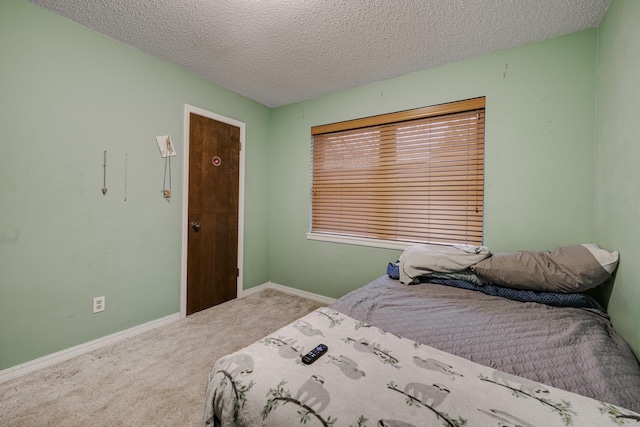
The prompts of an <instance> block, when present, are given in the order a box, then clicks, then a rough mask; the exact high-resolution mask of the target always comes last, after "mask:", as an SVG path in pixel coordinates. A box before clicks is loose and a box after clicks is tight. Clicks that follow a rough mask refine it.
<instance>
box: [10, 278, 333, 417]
mask: <svg viewBox="0 0 640 427" xmlns="http://www.w3.org/2000/svg"><path fill="white" fill-rule="evenodd" d="M321 306H323V304H321V303H319V302H317V301H313V300H309V299H305V298H301V297H299V296H295V295H291V294H286V293H283V292H279V291H275V290H272V289H267V290H264V291H261V292H259V293H256V294H252V295H250V296H248V297H245V298H242V299H236V300H232V301H229V302H226V303H223V304H220V305H217V306H215V307H212V308H210V309H207V310H203V311H201V312H199V313H196V314H193V315H191V316H189V317H187V318H186V319H184V320H180V321H177V322H174V323H172V324H170V325H166V326H163V327H160V328H157V329H154V330H152V331H149V332H146V333H144V334H141V335H138V336H136V337H133V338H129V339H127V340H124V341H122V342H120V343H117V344H114V345H111V346H108V347H104V348H101V349H99V350H96V351H93V352H91V353H87V354H85V355H82V356H79V357H76V358H74V359H71V360H68V361H65V362H63V363H60V364H58V365H55V366H51V367H48V368H45V369H42V370H39V371H37V372H34V373H31V374H28V375H25V376H23V377H20V378H16V379H14V380H11V381H8V382H6V383H4V384H0V425H1V426H11V427H13V426H15V427H17V426H20V427H30V426H65V427H66V426H197V425H199V424H200V420H201V416H202V409H203V405H204V392H205V388H206V384H207V379H208V375H209V372H210V370H211V368H212V367H213V364H214V363H215V361H216V360H217V359H218V358H219V357H221V356H224V355H225V354H227V353H231V352H234V351H237V350H239V349H240V348H242V347H245V346H246V345H249V344H251V343H252V342H254V341H257V340H259V339H260V338H262V337H263V336H265V335H268V334H269V333H271V332H273V331H275V330H277V329H279V328H281V327H283V326H285V325H286V324H288V323H290V322H292V321H294V320H296V319H297V318H299V317H302V316H304V315H305V314H307V313H309V312H311V311H312V310H314V309H316V308H318V307H321Z"/></svg>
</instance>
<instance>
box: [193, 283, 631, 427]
mask: <svg viewBox="0 0 640 427" xmlns="http://www.w3.org/2000/svg"><path fill="white" fill-rule="evenodd" d="M476 300H479V301H481V302H480V303H479V304H476ZM529 309H531V310H533V312H532V313H533V314H532V313H529V314H526V313H527V310H529ZM514 310H515V311H514ZM519 310H520V311H519ZM540 310H541V313H543V314H544V315H543V316H542V317H544V319H542V320H539V321H533V320H531V319H530V318H535V317H540V314H539V313H536V312H537V311H540ZM503 313H508V314H506V315H505V316H504V317H503V316H501V315H502V314H503ZM580 313H583V314H584V315H585V317H583V316H582V314H580ZM518 316H520V317H523V316H525V317H527V316H528V317H530V318H527V319H525V321H524V322H516V323H510V322H511V321H513V319H515V318H518ZM574 317H575V318H574ZM367 319H369V320H367ZM472 319H475V320H472ZM446 322H448V323H449V325H448V327H444V328H443V327H442V326H443V324H442V323H446ZM540 322H542V323H540ZM545 322H546V326H543V324H544V323H545ZM554 322H555V323H557V325H556V326H557V327H555V326H550V324H551V323H554ZM472 324H473V325H475V326H472ZM374 325H375V326H374ZM466 329H470V330H469V331H466ZM443 330H444V332H443ZM428 332H431V334H429V333H428ZM496 334H498V335H500V334H501V335H502V340H500V339H498V338H496ZM522 337H525V338H522ZM510 340H515V342H511V341H510ZM584 341H591V342H592V343H591V344H592V347H593V349H592V350H588V347H589V345H588V344H585V343H584ZM451 342H456V343H457V344H450V343H451ZM320 343H324V344H326V345H327V346H328V348H329V349H328V351H327V353H326V354H325V355H323V356H321V357H320V358H319V359H318V360H317V361H316V362H315V363H313V364H311V365H305V364H303V363H302V362H301V356H302V355H304V354H305V353H306V352H308V351H309V350H311V349H313V348H315V347H316V346H317V345H318V344H320ZM534 343H537V344H534ZM512 346H513V348H511V347H512ZM537 346H539V347H540V348H537V349H536V351H532V352H533V354H532V355H530V354H526V353H522V350H523V349H524V348H528V349H532V348H533V347H537ZM603 346H604V347H603ZM435 347H440V348H441V349H437V348H435ZM605 347H606V348H605ZM461 348H463V350H460V349H461ZM443 350H445V351H443ZM452 353H465V354H463V355H462V356H463V357H460V355H458V356H456V355H455V354H452ZM587 353H589V354H587ZM474 354H477V355H478V356H479V359H478V360H476V361H474V360H473V359H474V357H473V356H474ZM571 354H573V356H570V355H571ZM572 357H573V359H572ZM485 358H486V360H485ZM556 359H557V360H556ZM476 362H480V363H476ZM572 364H573V365H576V366H574V367H573V368H572V369H568V368H567V365H572ZM522 366H525V368H522ZM567 369H568V370H567ZM576 371H583V374H585V373H586V375H582V374H576ZM540 372H542V373H540ZM581 375H582V376H583V377H584V378H576V376H577V377H580V376H581ZM607 376H609V377H611V378H604V377H607ZM550 379H551V380H550ZM585 383H592V388H593V389H592V390H583V389H582V388H583V387H587V388H588V387H589V385H588V384H585ZM577 393H580V394H577ZM639 394H640V368H638V363H637V361H636V360H635V358H634V356H633V353H631V352H630V350H629V348H628V346H626V343H624V341H623V340H621V339H620V338H619V337H618V336H617V334H616V333H615V331H613V329H612V328H610V324H609V323H608V320H607V319H606V315H604V313H598V312H596V310H593V309H577V308H564V307H562V308H558V307H550V306H545V305H543V304H538V303H522V302H516V301H509V300H506V299H504V298H501V297H495V296H488V295H484V294H481V293H478V292H475V291H470V290H466V289H458V288H452V287H450V286H442V285H437V284H422V285H416V286H404V285H399V284H398V283H397V282H396V281H393V280H391V279H389V278H388V277H385V276H383V277H381V278H379V279H378V280H376V281H374V282H372V283H370V284H369V285H366V286H364V287H363V288H361V289H358V290H356V291H354V292H352V293H351V294H348V295H347V296H345V297H343V298H341V299H340V300H338V301H337V302H336V303H335V304H333V305H332V306H331V307H328V308H321V309H318V310H316V311H314V312H312V313H310V314H308V315H307V316H305V317H302V318H301V319H299V320H297V321H295V322H293V323H291V324H289V325H288V326H285V327H284V328H282V329H280V330H278V331H276V332H274V333H272V334H270V335H269V336H267V337H265V338H263V339H261V340H259V341H258V342H256V343H254V344H252V345H250V346H248V347H246V348H244V349H242V350H240V351H238V352H236V353H233V354H230V355H227V356H225V357H223V358H221V359H220V360H218V361H217V362H216V364H215V366H214V368H213V370H212V371H211V374H210V379H209V384H208V387H207V391H206V400H205V410H204V414H203V421H202V424H203V425H205V426H211V425H215V426H218V425H219V426H260V425H262V426H293V425H302V424H304V425H308V426H358V427H365V426H397V427H401V426H402V427H408V426H473V425H477V426H511V425H512V426H555V425H558V426H568V425H573V426H606V425H612V426H614V425H627V424H631V425H636V424H640V415H639V414H638V413H636V412H634V410H635V411H637V410H638V409H637V408H638V405H639V404H640V403H639V402H640V399H639V398H638V395H639ZM585 395H586V396H585ZM587 396H590V397H587Z"/></svg>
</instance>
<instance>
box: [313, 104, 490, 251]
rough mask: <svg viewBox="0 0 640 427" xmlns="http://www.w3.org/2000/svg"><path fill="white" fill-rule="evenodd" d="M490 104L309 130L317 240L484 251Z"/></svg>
mask: <svg viewBox="0 0 640 427" xmlns="http://www.w3.org/2000/svg"><path fill="white" fill-rule="evenodd" d="M484 107H485V99H484V98H475V99H471V100H466V101H459V102H453V103H449V104H442V105H436V106H432V107H425V108H420V109H416V110H410V111H402V112H397V113H391V114H385V115H382V116H375V117H367V118H364V119H358V120H352V121H348V122H340V123H334V124H329V125H323V126H315V127H313V128H311V134H312V136H313V159H312V162H313V164H312V169H313V172H312V197H311V199H312V203H311V234H310V236H313V238H320V239H323V238H328V239H329V240H331V237H340V238H342V237H346V238H354V239H373V241H380V242H402V243H405V242H406V243H427V242H429V243H446V244H461V243H462V244H473V245H480V244H482V223H483V196H484V115H485V113H484Z"/></svg>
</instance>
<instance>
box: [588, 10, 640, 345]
mask: <svg viewBox="0 0 640 427" xmlns="http://www.w3.org/2000/svg"><path fill="white" fill-rule="evenodd" d="M639 21H640V2H638V1H637V0H614V1H613V2H612V3H611V6H610V7H609V10H608V11H607V15H606V16H605V19H604V20H603V21H602V23H601V24H600V27H599V28H598V102H597V132H596V144H597V151H596V153H597V166H598V167H597V181H596V183H597V184H596V203H595V206H596V209H595V211H596V239H597V241H598V242H601V243H602V244H603V245H605V246H606V247H608V248H611V249H615V250H618V251H620V266H619V268H618V272H617V275H616V281H615V284H614V286H613V290H612V293H611V298H610V300H609V312H610V314H611V319H612V322H613V324H614V326H615V328H616V329H617V330H618V331H619V332H620V333H621V334H622V335H623V336H624V337H625V339H626V340H627V341H628V342H629V343H630V344H631V346H632V348H633V349H634V351H635V353H636V355H639V354H640V328H638V324H639V323H640V311H639V310H638V307H640V283H639V281H638V278H637V277H636V275H637V272H636V271H635V266H636V262H637V261H638V259H640V246H639V245H638V242H640V227H639V220H640V121H639V117H640V115H639V114H638V111H639V110H640V108H639V107H638V100H639V99H640V80H639V78H640V50H639V49H638V46H640V25H638V22H639Z"/></svg>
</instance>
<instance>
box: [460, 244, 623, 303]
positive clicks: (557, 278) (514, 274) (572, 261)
mask: <svg viewBox="0 0 640 427" xmlns="http://www.w3.org/2000/svg"><path fill="white" fill-rule="evenodd" d="M601 262H603V263H606V264H601ZM617 262H618V253H617V252H613V253H609V252H607V251H604V250H603V249H600V248H598V247H597V246H595V245H576V246H564V247H560V248H556V249H554V250H553V251H551V252H549V251H543V252H530V251H517V252H500V253H495V254H493V256H491V257H489V258H487V259H485V260H483V261H480V262H478V263H477V264H474V265H472V266H471V270H473V272H474V273H476V274H477V275H478V276H480V277H481V278H483V279H485V280H488V281H490V282H491V283H494V284H496V285H501V286H507V287H510V288H515V289H527V290H532V291H546V292H562V293H577V292H584V291H586V290H588V289H591V288H594V287H596V286H598V285H600V284H602V283H604V282H606V281H607V280H609V279H611V277H612V276H611V274H610V273H609V271H611V272H612V271H613V270H614V269H615V267H616V266H617ZM605 266H606V268H605ZM612 266H613V268H612Z"/></svg>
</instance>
